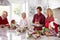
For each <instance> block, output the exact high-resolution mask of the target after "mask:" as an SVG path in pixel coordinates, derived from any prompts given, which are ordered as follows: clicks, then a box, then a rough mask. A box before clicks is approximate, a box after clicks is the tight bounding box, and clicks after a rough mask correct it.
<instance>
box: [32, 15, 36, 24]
mask: <svg viewBox="0 0 60 40" xmlns="http://www.w3.org/2000/svg"><path fill="white" fill-rule="evenodd" d="M32 22H33V23H34V22H35V15H34V17H33V21H32Z"/></svg>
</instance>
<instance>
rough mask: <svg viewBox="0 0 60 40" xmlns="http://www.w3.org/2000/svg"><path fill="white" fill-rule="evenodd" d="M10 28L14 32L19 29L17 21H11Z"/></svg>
mask: <svg viewBox="0 0 60 40" xmlns="http://www.w3.org/2000/svg"><path fill="white" fill-rule="evenodd" d="M10 28H11V29H14V30H15V29H16V28H17V24H16V22H15V20H12V21H11V24H10Z"/></svg>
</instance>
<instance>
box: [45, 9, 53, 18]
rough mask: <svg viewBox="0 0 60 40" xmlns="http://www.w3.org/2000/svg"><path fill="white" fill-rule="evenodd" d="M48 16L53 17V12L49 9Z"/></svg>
mask: <svg viewBox="0 0 60 40" xmlns="http://www.w3.org/2000/svg"><path fill="white" fill-rule="evenodd" d="M46 15H47V17H53V11H52V10H51V9H50V8H48V9H47V12H46Z"/></svg>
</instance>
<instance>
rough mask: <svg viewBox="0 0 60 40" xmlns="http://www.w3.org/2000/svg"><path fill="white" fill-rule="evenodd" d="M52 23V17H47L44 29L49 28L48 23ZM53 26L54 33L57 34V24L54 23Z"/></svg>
mask: <svg viewBox="0 0 60 40" xmlns="http://www.w3.org/2000/svg"><path fill="white" fill-rule="evenodd" d="M52 21H54V18H53V17H48V18H47V19H46V20H45V28H49V23H50V22H52ZM53 24H54V26H55V32H56V33H58V24H56V23H53Z"/></svg>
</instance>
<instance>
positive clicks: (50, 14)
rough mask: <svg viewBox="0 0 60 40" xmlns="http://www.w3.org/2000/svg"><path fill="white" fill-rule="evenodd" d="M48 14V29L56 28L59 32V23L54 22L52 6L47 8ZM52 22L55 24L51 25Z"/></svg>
mask: <svg viewBox="0 0 60 40" xmlns="http://www.w3.org/2000/svg"><path fill="white" fill-rule="evenodd" d="M46 15H47V18H46V20H45V28H48V29H51V28H52V29H54V30H55V32H56V33H58V24H56V23H55V22H54V16H53V11H52V9H51V8H48V9H47V12H46ZM51 23H52V25H53V26H52V25H51ZM51 32H52V31H51Z"/></svg>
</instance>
